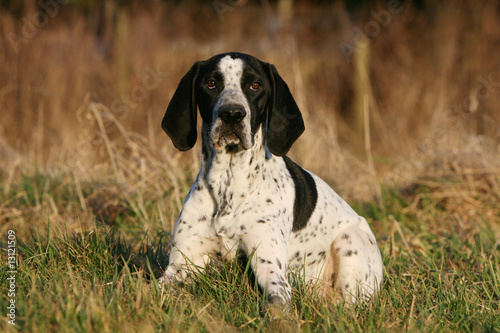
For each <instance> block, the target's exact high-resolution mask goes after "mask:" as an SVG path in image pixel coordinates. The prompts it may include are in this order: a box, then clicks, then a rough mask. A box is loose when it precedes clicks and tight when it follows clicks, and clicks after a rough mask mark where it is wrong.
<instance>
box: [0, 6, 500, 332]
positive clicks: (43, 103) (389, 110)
mask: <svg viewBox="0 0 500 333" xmlns="http://www.w3.org/2000/svg"><path fill="white" fill-rule="evenodd" d="M402 6H403V11H402V12H401V13H399V14H394V15H392V16H391V21H390V23H389V24H387V26H384V27H382V28H381V29H380V32H379V33H378V34H375V35H374V36H372V37H370V42H369V43H368V46H366V48H364V47H363V46H364V45H365V44H366V43H365V44H363V45H361V44H356V43H355V41H354V40H353V36H354V31H356V29H357V28H360V29H361V30H364V29H365V26H366V24H367V23H369V22H372V21H374V20H375V18H374V16H373V15H371V14H369V10H370V9H373V10H375V11H376V12H380V11H381V10H386V9H387V7H386V6H385V5H384V4H379V5H378V6H376V7H375V8H365V9H362V10H359V11H358V12H356V14H355V15H352V16H351V15H350V14H349V12H348V11H347V9H346V8H344V7H343V6H342V5H341V4H340V3H337V4H335V5H323V6H321V7H316V6H311V5H302V4H298V5H297V6H296V8H295V13H294V16H295V18H294V20H292V21H290V22H293V23H289V24H288V25H287V24H286V21H283V22H281V23H280V21H279V18H278V16H277V14H276V13H277V11H276V9H275V8H274V7H273V6H272V5H269V4H267V2H266V1H264V2H263V5H261V6H259V5H253V4H246V5H244V6H239V7H238V6H237V7H234V8H233V10H231V11H228V12H226V13H225V14H224V19H223V20H220V19H219V17H218V16H217V14H216V13H215V12H214V9H213V7H212V6H211V5H207V6H196V7H192V6H182V5H179V6H174V5H171V4H164V3H159V2H154V3H153V4H150V5H148V6H146V7H139V6H134V5H131V6H130V7H129V8H115V7H113V6H112V5H111V2H110V3H108V5H107V7H106V10H104V11H103V13H104V14H103V15H104V16H103V17H108V20H106V21H105V23H106V25H105V26H104V29H103V30H102V33H100V34H98V33H97V30H98V29H97V25H96V19H95V17H93V16H85V15H84V14H82V13H81V12H79V11H72V10H70V9H69V8H65V7H61V8H60V10H61V11H60V12H59V13H58V14H57V15H56V16H55V17H53V18H50V20H49V22H48V24H47V25H46V26H44V27H42V28H39V29H38V31H37V33H36V34H35V36H34V37H33V38H30V39H29V40H28V41H27V43H26V44H22V45H19V50H18V52H16V50H15V49H14V48H13V47H12V44H11V42H10V40H9V38H8V34H9V33H10V32H16V33H17V34H18V35H19V34H21V33H22V29H23V22H24V21H22V20H20V19H19V18H16V17H14V16H13V15H11V14H9V13H6V12H1V11H0V22H1V23H0V31H1V32H2V34H1V36H2V37H0V50H1V51H0V63H2V64H3V65H2V66H0V110H2V122H1V124H0V163H1V164H2V166H3V167H2V168H1V169H0V192H1V193H0V233H1V234H2V235H6V233H7V230H11V229H13V230H16V233H17V235H18V239H19V240H20V241H21V240H22V241H29V240H30V239H31V237H32V235H34V234H37V232H38V231H40V230H44V229H45V228H46V226H47V225H50V228H51V230H54V231H55V232H56V233H57V232H60V233H63V234H64V233H65V232H69V233H72V232H77V233H79V232H85V231H89V230H93V229H94V228H96V225H97V228H99V227H100V226H102V225H106V226H111V227H112V228H114V229H115V230H118V231H119V232H120V233H121V234H122V235H125V237H126V238H127V239H129V240H131V244H132V245H131V246H132V247H133V248H134V249H135V250H134V251H136V252H137V253H138V252H140V249H141V248H142V247H144V246H146V248H147V247H148V246H153V247H155V244H156V243H157V241H158V239H160V240H161V242H167V243H168V239H169V231H170V230H171V229H170V228H171V225H172V223H173V221H174V220H175V217H176V216H177V214H178V212H179V210H180V207H181V206H182V198H183V197H184V196H185V194H186V193H187V191H188V189H189V186H190V184H191V183H192V181H193V178H194V177H195V175H196V172H197V169H198V167H199V157H198V155H199V146H198V147H197V148H196V149H194V150H192V151H191V152H188V153H179V152H177V151H175V149H174V148H173V146H172V145H171V143H170V141H169V140H168V138H167V137H166V136H165V135H164V133H163V132H161V129H160V126H159V123H160V120H161V117H162V116H163V112H164V110H165V108H166V106H167V104H168V102H169V98H170V96H171V95H172V94H173V91H174V89H175V87H176V85H177V82H178V81H179V79H180V78H181V77H182V75H183V74H184V73H185V72H186V71H187V70H188V69H189V68H190V66H191V65H192V63H193V62H194V61H196V60H199V59H205V58H208V57H210V56H212V55H213V54H216V53H220V52H225V51H233V50H236V51H241V52H246V53H251V54H254V55H256V56H257V57H259V58H261V59H262V60H265V61H268V62H271V63H274V64H276V65H277V68H278V70H279V72H280V73H281V75H282V76H283V77H284V79H285V81H287V82H288V84H289V86H290V88H291V90H292V93H293V94H294V96H295V97H296V100H297V102H298V105H299V106H300V108H301V110H302V112H303V113H304V117H305V120H306V127H307V129H306V132H305V134H304V135H303V136H302V137H301V138H300V139H299V141H298V142H297V143H296V145H295V146H294V148H293V149H292V151H291V154H290V155H291V156H292V158H293V159H294V160H296V161H297V162H299V164H301V165H302V166H304V167H305V168H307V169H309V170H312V171H314V172H315V173H317V174H318V175H320V176H321V177H322V178H324V179H326V180H327V181H328V182H329V183H331V184H332V185H333V186H334V188H335V189H336V190H337V191H338V192H339V193H340V194H342V195H343V196H345V197H347V198H348V199H349V201H350V202H353V203H354V204H355V205H356V208H357V209H358V210H360V211H361V212H362V213H363V214H365V215H366V216H367V217H368V218H369V219H370V220H371V223H372V225H373V228H374V230H375V232H376V234H377V236H378V238H380V239H381V247H382V249H383V253H384V257H385V263H386V266H387V272H386V273H388V274H395V271H394V270H391V269H392V268H391V267H393V266H394V265H395V264H394V263H395V262H397V261H398V260H400V257H401V256H406V257H408V258H410V257H411V256H413V255H417V256H418V255H422V256H424V257H425V256H426V255H428V253H429V251H432V250H431V249H430V247H429V244H434V242H438V243H439V242H441V243H440V244H442V243H445V242H447V241H448V238H449V237H450V232H451V231H450V230H453V235H455V232H456V235H458V236H459V237H461V238H462V239H463V240H464V241H465V242H469V241H470V243H474V242H476V241H477V238H478V237H484V236H478V235H483V234H484V232H485V230H489V231H488V232H491V233H493V234H494V235H496V236H495V237H496V238H497V239H499V238H500V204H499V202H500V182H499V179H500V177H499V174H500V154H499V152H500V146H499V142H500V130H499V129H500V113H499V112H498V110H499V109H500V67H499V66H498V64H497V61H496V58H495V57H494V56H493V55H494V54H496V53H497V52H498V45H499V42H500V32H499V31H498V29H497V28H496V27H497V22H498V19H499V17H500V13H499V12H498V6H497V4H496V3H494V2H480V3H478V2H475V1H466V2H465V4H463V3H462V4H461V5H458V4H454V3H449V4H448V3H443V4H435V5H434V4H433V5H428V8H426V9H425V10H417V9H415V8H414V7H413V6H412V5H411V4H410V3H404V5H402ZM30 10H31V11H30ZM34 12H36V8H35V7H33V8H31V9H29V8H28V9H27V10H26V12H23V13H22V14H21V17H23V16H24V17H28V18H30V17H32V15H33V13H34ZM110 13H111V14H112V15H114V20H109V17H112V16H110V15H111V14H110ZM352 17H356V19H353V18H352ZM448 17H455V19H454V20H448V19H445V18H448ZM113 22H114V23H113ZM342 42H345V43H349V44H352V45H355V46H357V47H361V48H362V49H363V50H364V51H367V55H366V57H367V58H366V59H365V60H364V61H357V58H356V57H357V56H358V55H359V53H361V52H357V54H354V55H353V57H352V59H351V58H349V60H356V61H352V62H349V61H347V60H348V59H346V58H345V57H344V55H343V54H342V52H341V49H340V46H339V45H340V44H341V43H342ZM365 42H366V41H365ZM152 73H154V74H152ZM360 73H361V74H360ZM363 73H365V76H363ZM488 82H489V83H488ZM366 119H369V126H366V125H367V124H366V123H365V121H366ZM360 124H361V125H360ZM368 133H369V135H368V136H367V134H368ZM198 144H199V143H198ZM372 202H375V203H376V204H375V205H373V204H372ZM57 230H59V231H57ZM145 235H149V236H150V237H151V239H153V240H154V241H151V242H150V243H147V244H146V245H144V242H142V241H143V238H144V236H145ZM429 237H430V238H429ZM432 237H436V238H432ZM428 238H429V239H431V240H430V241H429V240H428ZM423 239H424V240H423ZM1 241H2V242H3V241H4V240H3V239H2V240H1ZM467 244H468V243H467ZM461 249H463V250H464V251H469V250H468V248H466V247H463V248H461ZM490 249H491V252H488V253H496V257H495V258H496V259H495V260H496V261H494V263H495V264H497V265H498V242H496V244H493V245H490ZM146 252H147V251H146ZM486 252H487V251H486ZM481 253H483V252H481ZM158 264H159V265H161V264H162V263H161V262H160V263H158ZM138 265H139V266H140V264H138ZM398 274H399V272H398ZM408 274H409V275H408V276H409V279H410V280H412V279H413V278H415V279H418V278H419V275H418V274H417V273H415V272H411V273H408ZM412 281H413V280H412ZM412 283H413V282H412ZM494 286H495V287H497V288H498V282H497V283H496V284H495V285H494ZM57 288H59V287H57ZM141 288H142V287H141ZM388 288H389V287H388ZM385 301H386V300H382V302H385ZM413 303H414V300H412V301H411V304H413ZM411 304H408V305H411ZM104 306H105V305H103V304H101V305H99V308H101V307H104ZM196 306H198V305H196ZM412 308H413V306H412V307H410V309H412ZM202 310H203V309H200V311H201V312H203V311H202ZM303 310H304V309H303ZM395 311H396V310H395ZM412 312H413V310H411V311H410V314H411V313H412ZM207 318H211V319H210V320H212V319H213V320H215V321H217V320H221V319H218V317H217V316H216V315H215V317H214V316H208V317H207ZM214 318H216V319H214ZM408 318H411V315H410V316H409V317H408ZM206 320H209V319H206ZM251 320H252V319H251V318H249V322H251ZM197 325H201V326H203V325H204V324H203V323H201V324H200V323H198V324H197ZM391 325H395V326H394V327H396V329H397V328H401V327H402V326H401V325H403V324H401V322H398V321H397V320H395V321H394V322H393V323H392V324H391ZM404 325H410V326H411V320H410V319H408V321H407V322H406V324H404ZM174 326H175V325H174ZM216 326H218V325H216ZM178 327H182V325H180V326H178ZM257 327H262V326H257ZM359 327H362V326H358V328H359ZM405 327H406V326H405ZM178 329H180V328H178ZM386 329H389V330H390V327H386Z"/></svg>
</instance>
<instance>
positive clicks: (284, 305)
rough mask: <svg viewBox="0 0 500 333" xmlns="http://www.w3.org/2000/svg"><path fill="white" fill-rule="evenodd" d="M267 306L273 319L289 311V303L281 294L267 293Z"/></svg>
mask: <svg viewBox="0 0 500 333" xmlns="http://www.w3.org/2000/svg"><path fill="white" fill-rule="evenodd" d="M267 307H268V309H269V312H270V313H271V316H272V318H273V319H277V318H282V317H283V316H284V315H286V314H287V313H288V312H289V311H290V303H289V302H287V301H286V300H285V298H284V297H283V296H281V295H269V297H268V299H267Z"/></svg>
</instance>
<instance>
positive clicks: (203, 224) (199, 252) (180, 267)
mask: <svg viewBox="0 0 500 333" xmlns="http://www.w3.org/2000/svg"><path fill="white" fill-rule="evenodd" d="M212 211H213V206H212V205H211V198H210V195H209V194H207V193H205V191H203V190H200V187H199V186H197V184H196V183H195V184H194V185H193V187H192V188H191V191H190V192H189V194H188V196H187V197H186V200H185V202H184V206H183V208H182V211H181V213H180V215H179V217H178V218H177V221H176V222H175V226H174V235H173V238H172V246H171V250H170V256H169V261H168V267H167V269H166V270H165V273H164V275H163V276H162V277H161V278H160V279H159V280H158V282H159V284H160V287H161V286H162V285H163V284H167V283H171V282H174V281H181V280H183V279H185V278H186V276H187V273H188V272H189V271H193V269H194V271H196V270H198V269H200V268H201V269H203V268H204V267H205V266H206V264H207V262H208V261H209V257H210V255H211V254H213V253H215V252H217V251H218V250H219V249H220V244H219V241H218V238H217V236H216V235H215V232H214V231H213V228H212V227H211V224H212V221H211V219H212V214H213V213H212Z"/></svg>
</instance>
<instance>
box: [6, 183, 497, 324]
mask: <svg viewBox="0 0 500 333" xmlns="http://www.w3.org/2000/svg"><path fill="white" fill-rule="evenodd" d="M20 182H21V183H20V184H19V186H13V185H15V184H13V185H11V188H12V189H11V191H10V193H9V195H8V196H6V197H3V198H2V199H3V200H2V201H3V202H10V205H11V206H15V207H17V209H19V210H22V211H29V210H31V209H35V208H34V207H36V205H40V206H43V205H46V204H47V205H48V206H50V201H51V200H49V199H48V198H47V196H44V195H43V190H42V189H46V188H51V189H52V193H58V192H61V194H57V195H60V197H58V199H57V202H60V203H61V202H62V203H63V204H62V205H61V206H59V207H58V209H59V210H64V209H65V208H67V207H64V206H65V205H67V204H68V203H71V202H72V201H73V200H76V198H74V197H71V196H72V195H74V194H72V193H71V192H72V191H71V190H70V189H71V188H72V187H74V185H75V184H66V185H65V186H66V191H62V189H61V188H58V187H61V186H62V185H61V184H63V183H64V181H63V179H62V178H61V177H57V178H52V177H43V176H42V175H40V174H35V175H34V176H32V177H29V176H27V175H23V176H22V177H21V178H20ZM2 185H5V182H4V181H2ZM110 186H111V185H110ZM428 192H429V190H428V189H427V188H416V189H414V190H413V193H412V194H411V195H408V194H406V195H405V194H402V193H401V192H400V191H397V190H395V189H393V188H389V189H385V188H384V189H383V191H382V198H381V199H382V200H381V202H382V206H378V205H376V204H374V203H372V204H366V203H365V204H362V203H360V204H358V205H355V207H356V210H357V211H358V212H359V213H360V214H362V215H364V216H366V217H367V218H368V219H369V220H370V222H371V224H372V226H373V228H374V230H376V233H377V236H378V238H379V246H380V248H381V251H382V253H383V260H384V269H385V277H384V284H383V288H382V291H381V292H380V294H379V296H378V297H376V298H375V299H374V300H373V301H372V302H370V303H367V304H362V305H358V306H356V307H354V308H352V309H350V308H347V307H345V305H344V304H332V303H330V302H328V301H327V300H325V299H323V298H322V297H321V296H319V295H318V293H317V292H316V290H315V288H314V286H311V285H305V284H304V283H303V282H301V280H300V279H295V280H294V284H293V296H292V303H291V306H290V309H289V311H288V313H287V314H285V315H284V316H283V317H282V318H274V317H273V316H272V315H271V314H270V313H269V312H268V310H267V308H266V306H265V300H264V299H263V298H262V295H261V293H260V291H259V289H258V287H257V286H256V284H255V281H254V280H253V277H252V275H251V273H250V269H249V267H248V265H247V263H246V262H245V261H242V260H235V261H233V262H227V261H221V260H219V259H217V258H214V262H213V264H212V265H211V266H210V268H209V269H208V270H207V271H206V272H204V273H200V274H197V275H195V276H193V279H192V280H189V281H186V282H184V283H183V284H181V285H176V286H174V287H172V288H171V289H169V290H168V291H166V292H162V291H161V290H159V289H158V288H157V287H156V284H155V281H156V278H157V277H158V276H159V274H160V273H161V269H160V268H161V267H165V264H166V262H167V261H166V260H167V257H168V246H169V240H170V239H169V234H168V233H166V232H165V231H161V232H160V231H158V232H150V233H149V234H143V235H142V236H141V237H140V240H139V241H138V240H137V230H138V229H139V228H140V227H139V226H137V225H135V226H134V224H140V223H141V217H140V216H137V215H136V214H135V213H134V210H133V209H132V208H131V207H130V206H127V204H126V203H123V205H124V208H125V209H124V212H123V213H122V217H121V222H120V223H118V224H116V225H114V226H110V225H109V224H106V223H104V222H103V221H102V220H100V218H99V217H89V218H90V219H91V221H92V222H91V223H89V224H88V226H87V227H85V228H84V229H85V230H82V231H81V232H74V231H72V230H68V229H65V228H63V227H60V226H55V225H52V223H51V219H50V218H47V219H46V220H45V227H44V228H42V229H36V230H32V231H31V234H29V236H28V233H26V234H23V233H22V232H21V230H19V232H18V235H19V236H18V238H17V244H16V246H17V250H18V252H19V256H18V260H19V266H18V268H17V271H18V273H17V275H16V297H15V299H16V327H17V328H21V329H22V330H23V331H30V332H38V331H39V332H47V331H63V332H64V331H77V332H88V331H103V332H106V331H118V330H125V331H138V330H141V331H151V332H154V331H169V332H170V331H172V332H175V331H181V332H185V331H187V332H189V331H192V332H198V331H208V332H212V331H221V330H222V331H233V330H240V331H269V332H272V331H283V332H288V331H296V330H301V331H305V332H309V331H310V332H318V331H321V332H324V331H356V332H358V331H359V332H361V331H363V332H368V331H371V332H382V331H384V332H386V331H387V332H392V331H403V330H408V331H424V332H431V331H470V332H498V331H499V329H498V328H499V327H500V316H498V313H499V312H500V254H499V250H498V245H499V242H498V240H497V237H496V236H495V232H494V231H493V230H492V229H491V227H492V226H491V225H490V224H489V223H488V222H487V221H486V220H484V219H483V218H481V216H480V215H478V216H477V220H476V222H475V223H477V225H476V226H475V227H474V228H472V229H470V230H466V228H465V229H464V228H461V227H460V225H459V224H456V223H455V222H456V221H445V220H446V219H447V218H450V217H449V214H446V213H445V212H443V211H440V209H439V208H436V207H435V205H434V203H433V202H432V201H430V200H428V201H426V200H422V202H421V203H419V204H418V205H417V208H416V210H415V211H408V210H407V211H405V207H409V206H410V205H411V203H412V200H413V198H414V197H415V196H417V195H419V194H424V193H427V194H429V193H428ZM20 193H25V194H26V195H20ZM87 195H88V196H91V195H92V194H91V193H90V194H87ZM412 196H413V197H412ZM36 198H39V199H36ZM4 207H5V206H4ZM146 207H149V208H146V209H147V213H148V215H150V216H152V215H154V212H153V211H154V209H155V207H154V206H148V205H146ZM73 213H75V211H73ZM449 223H451V227H448V225H449ZM125 226H128V228H127V227H125ZM13 229H14V230H15V229H16V228H13ZM160 229H161V228H158V229H155V228H153V230H160ZM152 234H154V235H152ZM4 235H5V237H3V238H4V239H2V241H5V240H6V233H4ZM150 235H152V236H153V237H151V236H150ZM3 263H6V261H4V262H3ZM8 276H9V273H8V269H2V270H1V273H0V281H1V289H2V290H7V289H8V283H7V279H6V278H7V277H8ZM8 301H9V299H8V298H7V297H6V295H5V294H3V295H2V298H1V300H0V307H1V308H3V309H5V308H6V307H7V306H8ZM1 325H2V331H15V329H13V328H12V327H11V326H10V325H8V324H7V321H6V320H3V321H2V323H1Z"/></svg>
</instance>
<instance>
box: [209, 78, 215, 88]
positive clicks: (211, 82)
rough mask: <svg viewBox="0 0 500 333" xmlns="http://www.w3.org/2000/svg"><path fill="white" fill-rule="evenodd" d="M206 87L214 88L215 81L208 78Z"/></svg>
mask: <svg viewBox="0 0 500 333" xmlns="http://www.w3.org/2000/svg"><path fill="white" fill-rule="evenodd" d="M207 87H208V89H214V88H215V87H216V84H215V81H214V80H208V81H207Z"/></svg>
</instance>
